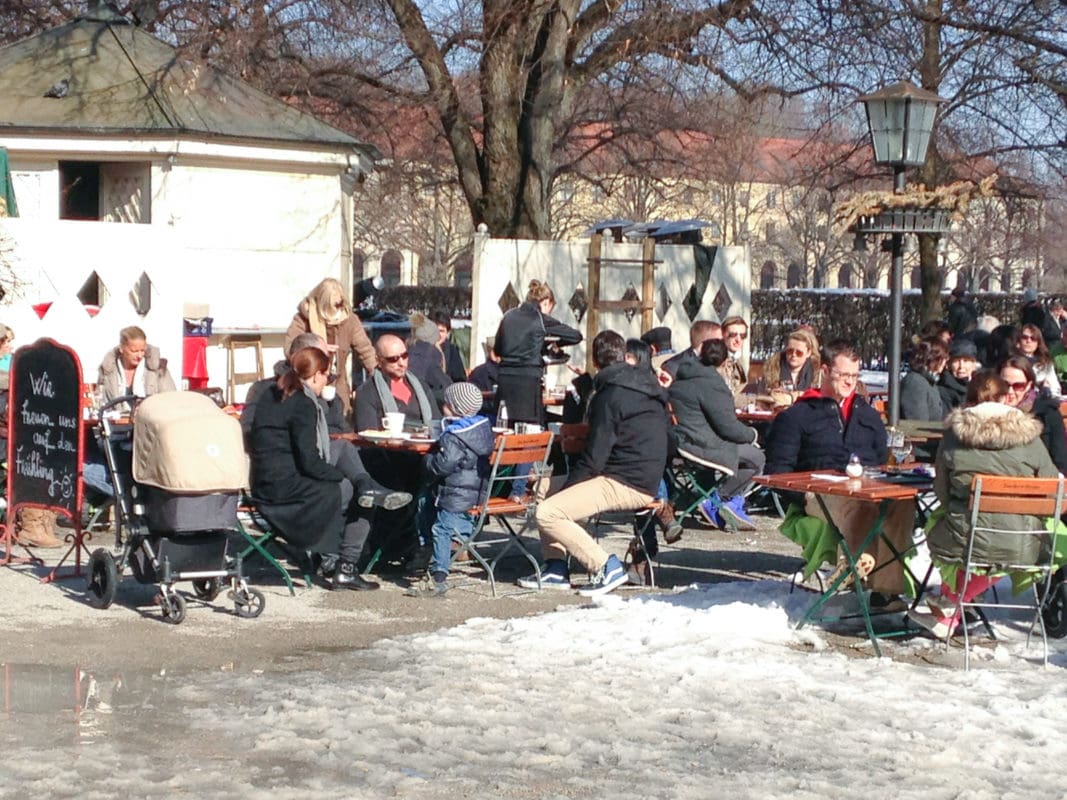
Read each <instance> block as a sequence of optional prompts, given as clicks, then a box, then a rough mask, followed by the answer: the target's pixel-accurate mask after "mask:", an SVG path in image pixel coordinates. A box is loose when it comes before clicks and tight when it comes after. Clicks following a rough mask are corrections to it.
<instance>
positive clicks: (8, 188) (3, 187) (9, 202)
mask: <svg viewBox="0 0 1067 800" xmlns="http://www.w3.org/2000/svg"><path fill="white" fill-rule="evenodd" d="M0 200H3V202H4V205H3V208H0V217H5V216H6V217H17V216H18V215H19V207H18V205H17V204H16V203H15V187H14V186H13V185H12V183H11V169H10V168H9V167H8V165H7V150H5V149H4V148H3V147H0Z"/></svg>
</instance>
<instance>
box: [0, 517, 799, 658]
mask: <svg viewBox="0 0 1067 800" xmlns="http://www.w3.org/2000/svg"><path fill="white" fill-rule="evenodd" d="M756 521H757V526H758V529H757V530H756V531H753V532H746V533H740V534H730V533H725V532H722V531H717V530H712V529H710V528H706V527H702V526H700V525H697V524H693V525H691V526H690V527H688V528H687V530H686V533H685V535H684V537H683V538H682V539H681V540H680V541H679V542H678V543H677V544H675V545H671V546H663V547H662V550H661V553H660V559H659V560H660V563H659V567H658V569H657V570H656V578H657V582H658V583H659V587H658V588H657V589H654V590H650V591H674V590H676V589H677V588H679V587H685V586H688V585H689V584H692V583H708V582H715V581H735V580H752V579H760V578H768V577H771V578H785V577H786V576H788V575H789V574H791V573H792V572H793V571H794V570H796V569H797V568H798V566H799V564H800V559H799V557H798V555H797V553H798V550H797V547H796V546H795V545H794V544H793V543H792V542H790V541H788V540H787V539H785V538H784V537H782V536H781V535H780V534H779V533H778V532H777V525H778V518H777V517H775V516H773V515H772V516H756ZM601 530H602V531H603V532H604V533H605V534H607V535H606V537H605V539H604V544H605V546H606V547H607V548H608V550H609V551H612V552H615V553H618V554H619V555H620V556H621V555H622V553H623V552H624V551H625V548H626V545H627V543H628V537H627V536H626V531H625V528H624V527H622V526H619V527H615V528H613V527H611V526H603V527H602V529H601ZM111 541H112V536H111V535H109V534H98V535H97V537H96V540H95V542H93V543H92V544H90V549H92V548H94V547H99V546H105V547H106V546H108V544H109V543H110V542H111ZM527 542H528V543H529V546H530V547H531V548H532V549H533V550H534V552H535V554H536V553H537V551H538V549H539V547H538V544H537V539H536V536H533V535H531V536H528V537H527ZM19 552H21V551H19ZM62 553H63V551H62V550H58V551H56V550H54V551H38V554H39V555H41V556H43V557H44V558H45V561H46V563H47V565H48V566H46V567H41V566H31V565H28V564H21V565H11V566H9V567H8V568H6V569H0V626H2V630H3V633H2V634H0V642H2V650H0V652H2V656H0V661H5V662H18V663H28V662H29V663H37V664H45V665H56V666H60V665H72V664H74V665H77V664H93V665H94V666H95V667H96V668H98V669H99V668H108V667H115V668H118V667H124V668H136V669H149V670H154V669H165V668H172V669H182V668H196V667H205V668H210V669H220V668H222V669H235V670H249V669H263V670H271V671H275V670H286V669H299V668H304V667H307V666H308V665H309V663H312V662H314V660H315V659H316V657H317V655H318V654H320V653H323V652H328V651H333V650H348V649H352V648H361V647H366V646H367V645H368V644H370V643H372V642H374V641H376V640H377V639H381V638H386V637H393V636H397V635H403V634H411V633H419V632H423V631H430V630H436V629H438V628H444V627H451V626H453V625H456V624H459V623H461V622H463V621H464V620H467V619H470V618H472V617H496V618H509V617H521V616H528V615H533V614H542V613H548V612H551V611H553V610H554V609H557V608H560V607H567V606H572V605H575V604H579V603H583V602H586V601H585V599H584V598H582V597H579V596H578V595H577V594H574V593H564V592H553V591H547V592H543V593H540V594H538V593H536V592H526V591H523V590H520V589H518V588H517V587H516V586H515V585H514V583H513V580H514V579H515V578H516V577H518V576H519V575H520V574H524V573H526V572H528V571H529V567H528V565H527V563H526V562H525V561H524V560H521V559H518V558H511V559H508V560H505V562H504V563H502V564H501V567H500V570H499V573H500V577H501V579H502V580H501V582H500V583H499V584H498V587H499V596H498V597H495V598H494V597H492V596H491V594H490V591H489V585H488V582H487V581H486V580H485V578H484V574H483V573H481V571H480V570H478V569H476V568H473V567H468V566H461V567H459V569H458V570H457V571H456V572H454V573H453V575H452V576H451V580H450V582H451V584H452V586H453V588H452V589H451V590H450V591H449V592H448V594H447V596H446V597H444V598H425V599H423V598H419V599H416V598H411V597H406V596H405V595H404V589H405V588H406V586H407V583H406V581H404V580H403V579H402V578H400V577H396V576H392V577H391V576H388V575H383V576H379V580H380V581H381V589H380V590H379V591H375V592H353V591H336V592H331V591H326V590H324V589H323V588H322V587H321V586H314V585H313V586H311V587H304V586H303V585H302V581H301V580H297V579H296V578H295V575H294V580H295V581H296V585H297V594H296V596H295V597H292V596H290V595H289V592H288V589H287V588H286V586H285V584H284V583H283V582H282V581H281V579H280V577H279V576H278V575H277V573H274V572H272V571H270V570H267V569H264V568H263V567H262V565H261V564H260V565H256V564H255V563H250V564H248V565H247V567H248V569H246V572H248V575H249V580H250V583H251V584H252V585H253V586H255V587H256V588H258V589H260V590H261V591H262V592H263V593H264V594H265V595H266V610H265V611H264V613H263V615H262V616H261V617H259V618H258V619H241V618H239V617H237V616H236V615H235V614H234V613H233V606H232V603H231V602H230V601H228V600H227V599H226V596H225V593H224V594H223V595H220V597H219V598H218V599H217V600H216V601H215V602H214V603H212V604H204V603H201V602H200V601H198V600H196V599H195V598H194V597H193V596H192V593H191V592H187V593H188V597H189V604H188V613H187V616H186V619H185V621H184V622H183V623H182V624H181V625H178V626H173V625H168V624H165V623H163V622H162V621H161V617H160V612H159V608H158V607H157V606H155V605H154V604H153V602H152V601H153V596H154V594H155V591H156V590H155V587H154V586H151V585H144V584H139V583H137V582H136V580H134V578H133V577H132V576H129V575H127V576H126V577H125V578H123V579H122V580H121V582H120V586H119V593H118V598H117V599H116V601H115V603H114V605H112V606H111V607H110V608H109V609H107V610H98V609H95V608H92V607H91V606H89V605H88V603H87V602H86V601H85V595H84V592H83V589H84V584H85V580H84V578H83V577H70V578H65V579H61V580H58V581H56V582H55V583H42V582H41V581H40V578H41V576H42V575H44V574H47V572H48V571H49V570H50V566H51V565H52V564H54V563H55V562H56V561H57V560H58V559H59V557H60V556H61V555H62ZM64 571H66V568H64ZM578 580H581V578H580V577H579V578H578ZM178 588H179V589H181V590H183V593H185V592H186V591H187V590H188V589H189V584H188V583H183V584H178ZM632 590H638V589H637V587H634V588H633V589H632ZM632 590H631V589H627V590H626V591H632ZM620 591H623V590H620Z"/></svg>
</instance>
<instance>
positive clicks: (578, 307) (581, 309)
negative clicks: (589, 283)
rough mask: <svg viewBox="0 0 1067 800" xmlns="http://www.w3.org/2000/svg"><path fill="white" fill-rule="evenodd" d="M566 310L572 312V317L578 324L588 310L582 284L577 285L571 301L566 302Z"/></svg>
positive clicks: (587, 299) (587, 300)
mask: <svg viewBox="0 0 1067 800" xmlns="http://www.w3.org/2000/svg"><path fill="white" fill-rule="evenodd" d="M567 308H569V309H570V310H571V311H573V312H574V316H575V317H576V318H577V319H578V321H579V322H581V321H582V317H584V316H585V312H586V311H588V310H589V298H588V297H587V296H586V294H585V289H583V288H582V284H580V283H579V284H578V288H577V289H575V290H574V294H572V295H571V299H570V300H568V301H567Z"/></svg>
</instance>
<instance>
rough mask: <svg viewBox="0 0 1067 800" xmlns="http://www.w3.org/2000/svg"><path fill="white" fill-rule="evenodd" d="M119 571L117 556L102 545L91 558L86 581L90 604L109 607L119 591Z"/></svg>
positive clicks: (96, 606) (86, 591) (97, 606)
mask: <svg viewBox="0 0 1067 800" xmlns="http://www.w3.org/2000/svg"><path fill="white" fill-rule="evenodd" d="M118 584H119V571H118V568H117V567H116V566H115V557H114V556H113V555H111V553H109V552H108V551H107V550H105V549H104V548H102V547H100V548H97V549H96V550H94V551H93V554H92V556H90V558H89V578H88V580H87V581H86V583H85V593H86V595H87V596H88V600H89V605H91V606H93V607H94V608H107V607H108V606H110V605H111V603H112V602H113V601H114V600H115V592H116V591H118Z"/></svg>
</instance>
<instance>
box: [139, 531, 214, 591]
mask: <svg viewBox="0 0 1067 800" xmlns="http://www.w3.org/2000/svg"><path fill="white" fill-rule="evenodd" d="M146 541H147V542H148V545H149V546H150V547H151V548H152V551H153V552H154V553H155V554H156V558H157V559H158V561H159V563H160V564H161V565H163V564H169V565H170V573H171V574H170V578H171V580H173V579H174V578H176V577H177V576H179V575H181V574H182V573H186V574H188V573H193V574H195V573H200V572H214V573H218V572H219V571H220V570H223V569H224V565H225V563H226V544H227V536H226V533H225V532H224V531H203V532H200V533H180V534H174V535H172V536H161V535H159V534H151V535H149V536H147V537H146ZM130 569H131V571H132V572H133V575H134V577H135V578H136V579H137V581H138V582H139V583H159V582H161V581H163V580H165V579H166V577H167V576H164V575H159V574H157V572H156V569H155V568H154V567H153V565H152V559H151V558H149V556H148V553H147V552H146V551H145V549H144V548H143V547H141V548H137V549H136V550H133V551H131V553H130Z"/></svg>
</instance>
